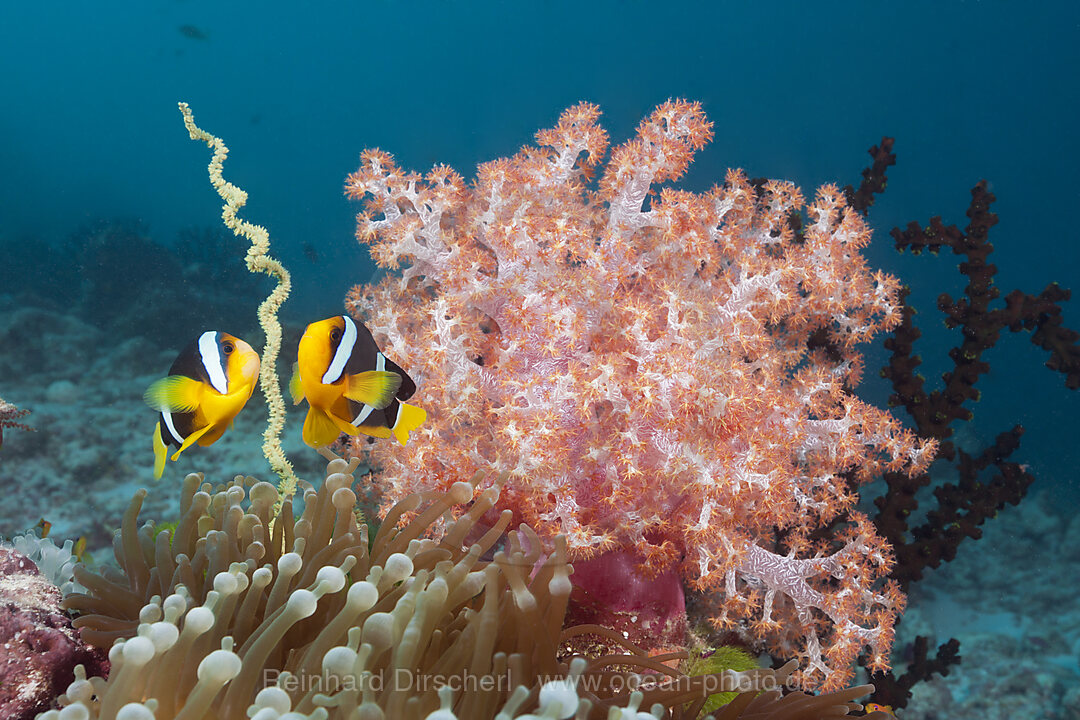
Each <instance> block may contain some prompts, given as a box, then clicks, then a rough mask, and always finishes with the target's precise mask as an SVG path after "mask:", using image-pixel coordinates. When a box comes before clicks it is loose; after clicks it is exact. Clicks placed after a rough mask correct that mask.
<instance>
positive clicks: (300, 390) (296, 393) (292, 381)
mask: <svg viewBox="0 0 1080 720" xmlns="http://www.w3.org/2000/svg"><path fill="white" fill-rule="evenodd" d="M289 394H290V395H292V403H293V405H299V404H300V403H302V402H303V401H304V386H303V385H301V384H300V363H297V362H294V363H293V364H292V377H290V378H289Z"/></svg>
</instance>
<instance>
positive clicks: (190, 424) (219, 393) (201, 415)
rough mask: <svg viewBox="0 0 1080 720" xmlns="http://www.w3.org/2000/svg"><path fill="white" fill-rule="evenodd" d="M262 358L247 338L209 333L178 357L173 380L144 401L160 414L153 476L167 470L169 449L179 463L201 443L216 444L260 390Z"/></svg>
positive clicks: (160, 385) (171, 375)
mask: <svg viewBox="0 0 1080 720" xmlns="http://www.w3.org/2000/svg"><path fill="white" fill-rule="evenodd" d="M258 377H259V355H258V353H256V352H255V351H254V350H253V349H252V348H251V346H250V345H248V344H247V343H246V342H244V341H243V340H240V339H239V338H237V337H234V336H232V335H230V334H228V333H224V332H218V331H215V330H208V331H207V332H204V333H203V334H202V335H200V336H199V337H198V338H196V339H195V340H193V341H192V342H191V343H189V344H188V345H187V346H186V347H185V348H184V349H183V350H181V351H180V354H179V355H177V356H176V360H175V361H174V362H173V364H172V367H171V368H169V375H168V377H164V378H162V379H160V380H158V381H156V382H154V383H153V384H152V385H151V386H150V387H149V388H148V389H147V390H146V392H145V393H144V394H143V400H145V401H146V404H147V405H149V406H150V407H151V408H153V409H154V410H157V411H158V422H157V425H156V426H155V427H154V435H153V443H154V477H155V478H160V477H161V475H162V473H163V472H164V470H165V459H166V456H167V455H168V448H169V447H170V446H175V447H177V448H178V449H177V450H176V452H174V453H173V454H172V458H171V459H172V460H173V461H175V460H176V459H177V458H178V457H179V456H180V453H182V452H184V450H186V449H188V448H189V447H191V446H192V445H193V444H195V443H198V444H199V445H202V446H204V447H205V446H207V445H213V444H214V443H215V442H217V440H218V438H220V437H221V436H222V434H223V433H224V432H225V431H226V430H227V429H228V428H229V427H231V426H232V423H233V419H234V418H235V417H236V416H237V414H239V412H240V411H241V410H243V409H244V405H245V404H246V403H247V401H248V399H249V398H250V397H251V393H252V392H253V391H254V390H255V383H256V381H257V380H258Z"/></svg>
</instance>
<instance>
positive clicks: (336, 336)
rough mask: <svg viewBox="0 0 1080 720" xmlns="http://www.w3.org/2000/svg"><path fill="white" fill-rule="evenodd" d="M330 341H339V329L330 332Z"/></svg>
mask: <svg viewBox="0 0 1080 720" xmlns="http://www.w3.org/2000/svg"><path fill="white" fill-rule="evenodd" d="M330 340H331V341H332V342H340V341H341V328H334V329H332V330H331V331H330Z"/></svg>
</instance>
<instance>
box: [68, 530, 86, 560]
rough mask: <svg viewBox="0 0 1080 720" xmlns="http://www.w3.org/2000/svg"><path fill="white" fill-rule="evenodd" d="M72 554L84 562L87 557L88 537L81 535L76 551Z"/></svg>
mask: <svg viewBox="0 0 1080 720" xmlns="http://www.w3.org/2000/svg"><path fill="white" fill-rule="evenodd" d="M71 554H72V555H74V556H75V559H76V560H78V561H79V562H82V559H83V556H84V555H86V536H85V535H80V536H79V539H78V540H76V541H75V549H74V550H72V551H71Z"/></svg>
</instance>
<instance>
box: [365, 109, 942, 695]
mask: <svg viewBox="0 0 1080 720" xmlns="http://www.w3.org/2000/svg"><path fill="white" fill-rule="evenodd" d="M598 115H599V114H598V111H597V110H596V108H595V107H594V106H591V105H587V104H582V105H578V106H576V107H574V108H571V109H570V110H568V111H566V113H564V114H563V116H562V118H561V119H560V121H559V124H558V125H557V126H556V127H555V128H552V129H550V130H544V131H541V132H540V133H539V134H538V135H537V141H538V143H539V145H540V146H539V147H532V148H524V149H523V150H521V151H520V152H519V153H518V154H517V155H516V156H514V157H513V158H509V159H500V160H495V161H492V162H489V163H485V164H484V165H481V166H480V168H479V170H478V172H477V177H476V180H475V181H473V183H472V184H470V185H468V186H466V185H465V184H464V182H463V181H462V180H461V178H460V177H458V176H457V175H456V174H454V173H453V172H452V171H450V170H448V169H446V168H441V167H440V168H436V169H435V170H433V171H432V173H430V174H429V175H428V176H427V177H426V178H423V179H422V178H421V177H420V176H418V175H416V174H410V173H404V172H402V171H401V170H399V169H398V168H397V167H396V166H395V165H394V163H393V161H392V159H391V158H390V157H389V156H388V155H386V154H385V153H381V152H378V151H369V152H367V153H365V154H364V156H363V158H362V165H361V168H360V170H358V171H357V173H355V174H353V175H352V176H350V178H349V181H348V185H347V191H348V194H349V195H350V196H352V197H355V198H358V199H363V200H364V201H365V203H366V205H365V210H364V212H363V213H361V215H360V216H359V221H358V237H359V238H360V239H361V241H363V242H365V243H368V244H370V245H371V248H372V255H373V256H374V257H375V258H376V260H377V261H378V262H379V264H380V265H383V266H386V267H399V266H401V265H405V266H406V269H405V271H404V273H403V275H402V277H401V278H389V279H387V280H385V281H384V282H383V283H381V284H380V285H379V286H377V287H375V288H371V287H358V288H355V289H354V290H353V291H352V292H351V293H350V295H349V298H348V301H347V304H348V307H349V308H350V310H352V311H353V312H355V313H357V314H358V315H360V316H362V317H363V318H364V319H365V321H366V322H367V323H368V324H369V325H370V326H371V327H372V328H373V330H374V331H375V333H376V335H377V336H379V338H378V339H379V341H380V346H381V347H383V348H385V349H386V350H387V352H388V353H390V352H392V353H393V355H394V357H395V358H396V359H397V360H398V361H399V362H401V363H402V364H403V365H404V366H405V367H408V368H409V371H410V373H411V374H412V375H413V377H414V378H415V379H416V380H417V384H418V386H419V388H420V389H419V391H418V397H417V400H418V402H420V404H422V405H423V406H424V407H425V408H426V409H427V410H428V413H429V416H428V417H429V421H428V423H426V424H425V426H424V427H422V428H420V429H419V430H418V431H417V432H416V433H414V434H413V440H412V441H411V442H410V443H409V445H408V446H407V447H405V448H404V449H401V448H394V449H393V452H387V451H385V450H384V449H383V448H381V447H379V446H376V447H375V449H374V454H375V461H376V462H377V463H378V464H379V465H380V466H381V467H383V468H384V469H385V470H386V472H384V473H382V474H381V475H380V482H381V483H382V484H383V488H384V489H385V491H386V502H387V503H392V502H394V501H395V500H397V499H398V498H400V497H401V496H403V495H404V494H406V493H409V492H414V491H416V490H417V489H421V488H427V487H431V486H438V487H447V486H449V484H450V483H452V482H453V481H455V480H457V479H459V478H462V477H470V476H471V475H472V474H473V473H474V472H475V471H476V470H477V469H480V468H488V467H491V468H497V469H498V470H500V471H507V472H509V473H510V477H511V479H510V482H509V483H508V485H507V487H506V488H505V491H504V492H503V494H502V495H501V500H500V504H501V505H502V507H504V508H509V509H511V510H513V511H514V512H515V514H516V515H517V516H518V518H519V519H521V520H527V521H529V522H530V523H531V524H532V525H533V526H534V527H537V528H538V529H539V530H541V531H542V532H544V533H546V534H547V536H548V537H551V536H554V535H555V534H557V533H562V534H565V535H566V536H567V538H568V542H569V546H570V548H571V551H572V552H573V553H575V554H576V556H577V557H578V558H583V557H590V556H593V555H596V554H598V553H601V552H606V551H611V550H619V551H627V550H632V551H633V552H634V553H636V554H637V556H638V557H640V558H641V559H642V560H643V561H644V564H645V568H646V570H647V571H649V572H652V573H660V572H663V571H665V570H667V569H670V568H671V567H673V566H678V567H679V568H680V570H681V572H682V574H683V577H684V578H685V579H686V581H687V582H689V583H690V585H691V586H694V587H697V588H712V589H714V590H715V591H716V592H717V593H719V594H718V595H716V596H715V597H716V605H715V612H716V616H715V619H716V620H717V622H719V623H721V624H723V623H739V624H742V625H745V626H746V627H748V628H749V629H750V631H751V632H753V633H755V634H757V635H758V637H760V638H761V639H762V640H763V641H766V642H768V643H771V644H772V646H773V647H775V648H778V649H780V650H781V651H782V652H784V653H785V654H787V655H791V656H795V655H799V656H801V657H803V658H804V660H805V661H806V665H805V667H804V677H805V680H806V682H807V683H809V684H815V683H820V684H824V685H825V686H827V687H838V686H839V685H841V684H842V683H844V682H845V681H846V680H847V678H848V677H849V670H848V666H849V665H850V660H851V658H853V657H854V655H855V654H856V653H858V652H859V651H860V650H861V649H863V648H869V649H870V651H871V653H872V654H873V655H874V656H875V657H876V658H877V659H878V660H879V662H878V664H879V666H881V665H884V663H885V660H884V658H885V657H886V656H887V650H888V646H889V645H890V644H891V638H892V623H893V621H894V619H895V616H896V614H897V613H898V612H899V611H900V608H901V606H902V596H900V594H899V593H898V592H897V591H896V590H895V588H894V587H891V586H886V584H885V583H884V580H883V578H884V576H885V574H886V572H887V569H888V564H889V562H890V557H891V556H890V555H889V552H888V548H887V546H886V545H885V544H884V543H883V542H882V541H881V539H880V537H878V536H877V535H876V534H875V532H874V530H873V528H872V527H871V526H870V525H869V524H867V523H865V522H863V521H861V520H860V519H858V518H857V517H856V519H855V520H853V521H852V523H851V524H850V526H849V529H848V531H847V533H846V534H844V535H843V536H839V537H835V538H833V540H832V541H831V542H830V543H827V544H826V545H824V546H823V545H821V544H820V543H819V544H818V545H812V543H811V541H810V540H809V538H810V533H811V531H812V530H814V529H815V528H820V527H822V526H824V525H826V524H827V523H829V522H830V521H832V520H834V519H835V518H836V517H837V515H838V514H839V513H841V512H846V511H850V510H851V508H852V506H853V505H854V502H855V497H854V496H853V495H852V494H851V492H850V491H849V490H848V487H847V483H846V480H844V479H843V476H844V474H845V473H849V472H854V473H856V474H857V475H858V476H859V477H860V478H862V479H866V478H869V477H870V476H871V475H872V474H873V473H876V472H879V471H881V470H883V469H885V468H889V469H893V470H904V471H907V472H917V471H921V470H922V469H924V468H925V467H926V465H927V464H928V463H929V461H930V459H931V458H932V456H933V452H934V447H933V445H932V444H925V443H920V442H919V441H918V440H917V439H916V438H915V437H914V436H913V435H912V434H911V433H909V432H907V431H904V430H903V429H901V428H900V427H899V425H898V424H897V423H896V421H895V420H894V419H893V418H892V417H891V416H890V415H889V414H888V413H886V412H883V411H881V410H878V409H876V408H873V407H871V406H869V405H866V404H865V403H863V402H861V401H859V400H858V399H857V398H855V397H854V396H853V395H851V394H850V387H851V386H852V385H854V384H855V383H857V382H858V378H859V375H860V373H861V370H862V358H861V356H860V355H859V353H858V352H857V347H858V345H859V343H861V342H863V341H865V340H867V339H868V338H870V337H871V336H872V335H874V334H875V333H876V332H878V331H880V330H882V329H886V328H891V327H893V326H894V325H895V324H896V323H897V322H899V319H900V315H899V299H898V285H897V282H896V280H895V279H893V278H891V277H889V276H887V275H884V274H880V273H872V272H871V271H870V270H869V269H868V268H867V266H866V263H865V261H864V259H863V258H862V255H861V254H860V250H861V248H863V247H864V246H865V245H866V244H867V242H869V239H870V231H869V229H868V228H867V226H866V224H865V223H864V222H863V220H862V218H861V217H859V215H858V214H857V213H856V212H854V211H852V210H850V209H849V208H848V207H847V205H846V203H845V201H844V198H843V195H842V194H841V193H840V192H839V191H838V190H837V189H836V188H835V187H832V186H826V187H824V188H822V189H821V190H819V191H818V192H817V194H816V195H815V199H814V201H813V202H812V203H810V204H809V205H807V204H806V202H805V201H804V199H803V196H802V194H801V193H800V191H799V190H798V188H796V187H795V186H794V185H792V184H790V183H786V182H781V181H770V182H768V183H765V184H763V185H759V186H756V185H753V184H751V183H750V182H749V181H748V180H747V179H746V177H745V176H744V175H743V174H742V173H741V172H740V171H731V172H729V173H728V175H727V178H726V181H725V183H724V184H723V185H722V186H717V187H714V188H712V189H711V190H709V191H707V192H704V193H692V192H688V191H683V190H678V189H675V188H673V187H670V186H664V187H660V188H657V185H658V184H659V183H664V182H667V181H670V180H675V179H678V178H679V177H680V176H681V175H682V174H683V173H684V172H685V171H686V169H687V167H688V166H689V163H690V162H691V160H692V158H693V155H694V152H695V151H697V150H699V149H700V148H701V147H702V146H703V145H704V144H705V143H706V142H707V141H708V140H709V139H710V138H711V136H712V128H711V125H710V123H708V121H707V120H706V119H705V116H704V114H703V113H702V111H701V108H700V106H698V105H697V104H696V103H688V102H684V101H672V102H668V103H665V104H664V105H662V106H661V107H659V108H657V110H656V111H655V112H654V113H653V114H652V115H651V116H650V117H649V118H648V119H646V120H645V121H644V122H643V123H642V125H641V126H640V127H639V129H638V133H637V136H636V137H635V138H634V139H632V140H630V141H628V142H626V143H624V144H622V145H620V146H618V147H616V148H615V149H614V150H613V151H612V152H611V155H610V159H609V160H608V161H607V163H606V164H604V165H603V167H602V168H600V160H601V156H602V154H603V152H604V150H605V148H606V144H607V136H606V134H605V133H604V132H603V130H602V129H600V128H599V126H598V125H597V124H596V123H597V119H598ZM594 169H600V170H601V172H600V173H599V175H600V180H599V181H597V182H595V184H594V182H593V180H592V177H593V174H594V173H593V170H594ZM657 190H658V192H657ZM800 214H802V215H804V216H805V218H806V224H805V226H804V229H803V231H802V232H801V233H798V232H796V231H795V227H796V225H795V224H794V223H793V218H795V217H797V216H799V215H800ZM825 344H827V346H828V347H827V348H826V347H825ZM853 517H855V516H854V515H853ZM778 532H782V533H783V534H784V537H783V543H784V544H785V547H783V548H781V547H779V545H778V543H779V542H780V538H778V536H777V533H778Z"/></svg>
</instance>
